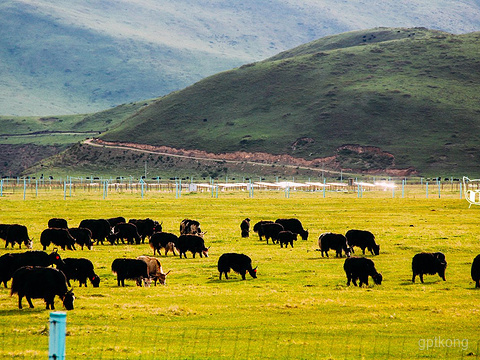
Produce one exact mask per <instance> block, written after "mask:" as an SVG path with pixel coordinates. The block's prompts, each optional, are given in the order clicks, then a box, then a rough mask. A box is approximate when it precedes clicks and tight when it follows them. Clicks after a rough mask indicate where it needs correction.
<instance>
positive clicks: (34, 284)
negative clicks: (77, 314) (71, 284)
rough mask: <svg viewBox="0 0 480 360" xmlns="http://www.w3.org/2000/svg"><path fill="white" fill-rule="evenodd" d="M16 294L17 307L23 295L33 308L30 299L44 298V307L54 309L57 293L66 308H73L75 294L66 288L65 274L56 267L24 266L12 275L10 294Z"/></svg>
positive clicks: (19, 305) (19, 306) (20, 306)
mask: <svg viewBox="0 0 480 360" xmlns="http://www.w3.org/2000/svg"><path fill="white" fill-rule="evenodd" d="M13 294H18V308H19V309H21V308H22V298H23V297H24V296H25V297H26V298H27V301H28V305H29V306H30V307H31V308H33V304H32V299H44V300H45V303H46V305H47V306H46V308H47V310H48V309H51V310H55V305H54V299H55V296H56V295H58V296H59V297H60V298H61V299H62V301H63V306H64V307H65V309H67V310H72V309H73V301H74V299H75V296H74V295H73V292H72V290H68V288H67V280H66V278H65V275H64V274H63V273H62V272H61V271H60V270H57V269H54V268H46V267H36V266H24V267H21V268H20V269H18V270H17V271H15V273H14V274H13V277H12V289H11V292H10V295H13Z"/></svg>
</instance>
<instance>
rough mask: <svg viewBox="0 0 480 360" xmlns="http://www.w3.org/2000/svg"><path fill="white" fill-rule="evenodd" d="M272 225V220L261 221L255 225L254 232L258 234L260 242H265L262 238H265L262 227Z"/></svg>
mask: <svg viewBox="0 0 480 360" xmlns="http://www.w3.org/2000/svg"><path fill="white" fill-rule="evenodd" d="M272 223H273V221H270V220H260V221H259V222H257V223H256V224H255V225H253V231H254V232H256V233H257V234H258V238H259V239H260V240H263V239H262V236H264V234H263V228H262V225H263V224H272Z"/></svg>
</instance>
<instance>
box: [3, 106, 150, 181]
mask: <svg viewBox="0 0 480 360" xmlns="http://www.w3.org/2000/svg"><path fill="white" fill-rule="evenodd" d="M150 102H151V100H146V101H141V102H138V103H129V104H124V105H120V106H117V107H115V108H113V109H109V110H105V111H100V112H98V113H93V114H83V115H58V116H45V117H15V116H0V174H1V175H2V176H15V175H19V174H20V173H21V172H22V171H24V170H25V169H26V168H29V167H31V166H33V165H34V164H36V163H37V162H39V161H41V160H42V159H45V158H48V157H50V156H54V155H56V154H58V153H60V152H61V151H64V150H66V149H68V148H69V147H71V146H72V145H73V144H75V143H77V142H79V141H82V140H84V139H85V138H87V137H92V136H98V135H99V134H101V133H102V132H105V131H108V129H109V128H111V127H113V126H115V125H118V123H119V122H121V121H122V120H124V119H125V118H127V117H128V116H130V115H132V114H134V113H136V112H137V111H138V110H139V109H141V108H142V107H144V106H146V105H148V104H149V103H150ZM62 166H64V165H62ZM39 168H40V169H39V171H40V173H41V172H42V166H41V165H39Z"/></svg>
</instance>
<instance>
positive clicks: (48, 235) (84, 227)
mask: <svg viewBox="0 0 480 360" xmlns="http://www.w3.org/2000/svg"><path fill="white" fill-rule="evenodd" d="M240 230H241V236H242V237H249V234H250V219H249V218H246V219H244V220H243V221H242V222H241V224H240ZM253 231H254V232H256V233H257V234H258V236H259V238H260V240H263V239H265V240H266V242H267V244H268V242H269V240H271V241H272V243H274V244H275V243H278V244H280V246H281V247H283V245H285V247H287V246H288V244H290V246H291V247H293V242H294V241H295V240H297V236H301V238H302V239H303V240H307V239H308V231H307V230H305V229H304V228H303V226H302V224H301V222H300V221H299V220H298V219H295V218H291V219H277V220H275V221H263V220H262V221H259V222H257V223H256V224H255V225H254V226H253ZM204 234H205V233H204V232H202V231H201V229H200V223H199V222H198V221H196V220H190V219H184V220H182V222H181V223H180V236H177V235H175V234H173V233H168V232H163V231H162V224H161V223H159V222H157V221H154V220H152V219H130V220H129V221H128V222H127V221H126V219H125V218H123V217H117V218H111V219H88V220H82V221H81V223H80V225H79V227H77V228H69V227H68V224H67V221H66V220H65V219H60V218H53V219H50V220H49V221H48V228H47V229H45V230H44V231H43V232H42V234H41V236H40V243H41V245H42V246H43V250H44V251H33V250H29V251H26V252H23V253H6V254H4V255H2V256H0V284H1V283H3V284H4V286H5V288H6V287H7V282H8V281H9V280H10V279H12V284H11V294H12V295H13V294H17V295H18V307H19V308H20V309H21V308H22V299H23V297H25V298H26V299H27V302H28V304H29V306H30V307H31V308H33V304H32V300H31V299H32V298H33V299H38V298H40V299H44V300H45V303H46V308H47V309H52V310H53V309H54V298H55V296H59V297H60V298H61V299H62V301H63V305H64V307H65V308H66V309H67V310H71V309H73V302H74V299H75V296H74V294H73V292H72V290H69V289H68V287H71V284H70V280H78V281H79V285H80V286H82V285H85V286H87V279H88V280H89V281H90V282H91V284H92V285H93V286H94V287H98V286H99V284H100V278H99V277H98V275H97V274H95V271H94V265H93V264H92V262H91V261H90V260H88V259H85V258H65V259H62V258H61V257H60V255H59V254H58V251H57V250H56V249H55V250H54V251H53V252H51V253H50V254H48V253H47V252H45V250H46V249H47V247H49V246H50V245H52V244H53V245H55V246H58V247H60V248H62V249H63V250H65V249H69V250H75V249H76V248H75V245H78V246H80V247H81V248H82V249H83V248H84V246H86V247H87V248H88V249H91V248H92V246H93V244H94V243H96V244H102V245H103V244H104V241H108V242H110V244H112V245H115V244H119V243H120V242H122V243H125V242H126V243H127V244H141V243H145V240H146V239H148V242H149V245H150V247H151V248H152V249H153V255H154V256H155V254H156V253H158V255H160V250H162V249H164V251H165V256H166V255H167V254H168V252H173V254H174V255H176V253H175V250H177V251H178V253H179V255H180V258H182V256H183V257H184V258H186V257H187V256H186V253H187V252H191V253H192V255H193V257H195V255H196V254H199V255H200V257H203V256H205V257H208V248H207V247H206V246H205V242H204V239H203V235H204ZM0 238H3V239H4V240H5V241H6V245H5V248H8V246H9V245H11V246H12V248H13V246H14V245H15V244H18V245H19V248H20V249H21V246H22V244H23V245H25V246H26V247H27V248H29V249H31V248H32V241H31V239H30V238H29V236H28V230H27V228H26V227H25V226H23V225H19V224H0ZM318 247H319V248H318V249H317V250H318V251H321V255H322V257H323V256H326V257H328V251H329V250H334V251H335V253H336V257H343V254H345V257H346V259H345V262H344V266H343V268H344V270H345V274H346V276H347V285H350V283H351V282H353V284H354V285H355V286H357V281H359V286H362V285H363V284H365V285H367V286H368V278H369V277H371V278H372V279H373V281H374V283H375V284H378V285H379V284H381V283H382V279H383V277H382V274H381V273H379V272H378V271H377V270H376V269H375V264H374V262H373V261H372V260H371V259H369V258H366V257H357V256H352V254H353V253H354V248H355V247H359V248H360V249H361V250H362V252H363V255H365V251H366V250H368V251H369V252H370V253H371V254H372V255H379V254H380V246H379V245H378V244H377V243H376V242H375V236H374V235H373V234H372V233H371V232H370V231H366V230H349V231H347V233H346V234H345V235H343V234H336V233H331V232H326V233H323V234H321V235H320V236H319V238H318ZM154 256H153V257H151V256H139V257H138V258H136V259H128V258H118V259H115V260H114V261H113V262H112V266H111V269H112V272H113V273H114V274H116V275H117V284H118V286H125V283H124V281H125V280H126V279H130V280H135V281H136V283H137V285H138V286H141V285H142V284H144V285H145V286H149V285H150V283H151V281H152V280H153V281H154V284H155V285H156V283H157V281H159V283H160V284H163V285H164V284H165V283H166V276H167V275H168V274H169V272H167V273H164V271H163V269H162V266H161V264H160V261H159V260H158V259H157V258H156V257H154ZM51 265H55V266H56V268H53V267H50V266H51ZM446 267H447V262H446V259H445V255H444V254H443V253H441V252H436V253H425V252H422V253H418V254H416V255H415V256H414V257H413V259H412V272H413V276H412V282H415V278H416V276H417V275H418V276H419V277H420V281H421V282H422V283H423V275H424V274H430V275H434V274H438V275H439V276H440V277H441V278H442V279H443V280H445V269H446ZM231 270H233V271H234V272H237V273H239V274H240V275H241V276H242V279H243V280H245V278H246V274H247V272H248V273H249V274H250V275H251V276H252V277H253V278H256V277H257V275H256V272H257V268H253V267H252V260H251V259H250V257H248V256H247V255H244V254H238V253H225V254H222V255H221V256H220V257H219V259H218V271H219V273H220V275H219V278H220V280H221V279H222V275H224V276H225V278H226V279H228V273H229V272H230V271H231ZM471 275H472V279H473V280H474V281H475V283H476V285H475V286H476V287H477V288H479V287H480V255H478V256H477V257H476V258H475V259H474V261H473V263H472V269H471Z"/></svg>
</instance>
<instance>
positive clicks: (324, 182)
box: [323, 178, 327, 198]
mask: <svg viewBox="0 0 480 360" xmlns="http://www.w3.org/2000/svg"><path fill="white" fill-rule="evenodd" d="M326 183H327V179H325V178H323V197H324V198H325V188H326V187H327V185H326Z"/></svg>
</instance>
